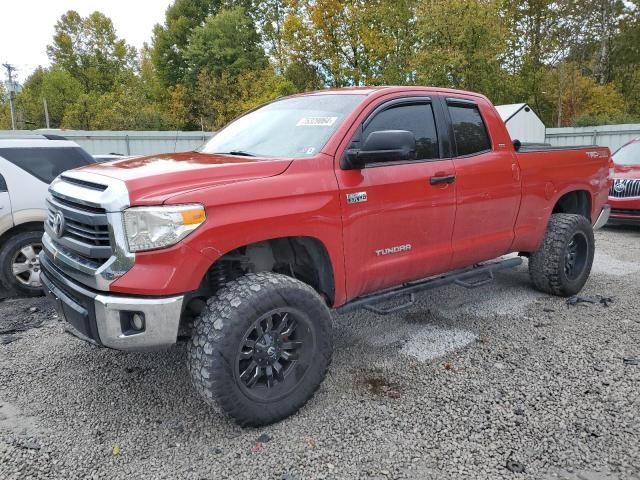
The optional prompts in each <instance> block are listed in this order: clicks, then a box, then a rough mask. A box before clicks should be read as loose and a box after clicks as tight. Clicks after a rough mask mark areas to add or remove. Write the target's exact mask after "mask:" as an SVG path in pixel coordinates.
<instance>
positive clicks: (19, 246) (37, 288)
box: [0, 230, 44, 297]
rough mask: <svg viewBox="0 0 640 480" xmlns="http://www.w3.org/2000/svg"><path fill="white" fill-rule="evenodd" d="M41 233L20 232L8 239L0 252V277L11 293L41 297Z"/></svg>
mask: <svg viewBox="0 0 640 480" xmlns="http://www.w3.org/2000/svg"><path fill="white" fill-rule="evenodd" d="M41 251H42V231H37V230H36V231H31V232H21V233H18V234H16V235H14V236H12V237H11V238H9V239H8V240H7V241H6V242H5V244H4V245H3V246H2V250H1V251H0V277H1V279H2V283H3V284H4V285H5V286H6V287H7V288H8V289H10V290H11V291H12V292H14V293H16V294H18V295H21V296H27V297H35V296H39V295H43V293H44V292H43V291H42V284H41V283H40V259H39V257H38V255H39V254H40V252H41Z"/></svg>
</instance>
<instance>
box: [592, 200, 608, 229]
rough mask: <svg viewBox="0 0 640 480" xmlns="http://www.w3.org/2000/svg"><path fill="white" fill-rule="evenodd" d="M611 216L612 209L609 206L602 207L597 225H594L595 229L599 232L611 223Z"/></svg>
mask: <svg viewBox="0 0 640 480" xmlns="http://www.w3.org/2000/svg"><path fill="white" fill-rule="evenodd" d="M610 214H611V207H610V206H609V205H605V206H604V207H602V211H600V215H598V219H597V220H596V223H594V224H593V229H594V230H598V229H599V228H602V227H604V226H605V225H606V223H607V222H608V221H609V215H610Z"/></svg>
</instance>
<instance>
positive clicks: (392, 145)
mask: <svg viewBox="0 0 640 480" xmlns="http://www.w3.org/2000/svg"><path fill="white" fill-rule="evenodd" d="M415 158H416V137H415V136H414V135H413V133H411V132H409V131H407V130H379V131H377V132H371V133H370V134H369V136H368V137H367V138H366V140H365V141H364V144H363V145H362V148H360V149H350V150H347V152H346V154H345V157H344V159H343V168H345V169H346V170H349V169H359V168H364V166H365V164H367V163H378V162H396V161H403V160H405V161H406V160H414V159H415Z"/></svg>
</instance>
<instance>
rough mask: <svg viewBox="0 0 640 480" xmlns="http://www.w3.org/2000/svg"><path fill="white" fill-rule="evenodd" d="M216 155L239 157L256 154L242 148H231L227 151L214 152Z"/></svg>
mask: <svg viewBox="0 0 640 480" xmlns="http://www.w3.org/2000/svg"><path fill="white" fill-rule="evenodd" d="M214 153H215V154H216V155H237V156H239V157H255V156H256V155H255V154H253V153H251V152H245V151H244V150H231V151H229V152H214Z"/></svg>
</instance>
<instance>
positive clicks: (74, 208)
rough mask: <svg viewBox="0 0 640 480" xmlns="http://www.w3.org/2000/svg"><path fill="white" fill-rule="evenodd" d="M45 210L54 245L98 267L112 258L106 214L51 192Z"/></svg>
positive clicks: (97, 208)
mask: <svg viewBox="0 0 640 480" xmlns="http://www.w3.org/2000/svg"><path fill="white" fill-rule="evenodd" d="M47 207H48V210H49V212H48V216H47V227H48V228H47V232H48V233H49V234H50V236H51V238H52V240H53V242H54V243H55V244H56V245H58V246H59V247H62V248H63V249H64V250H66V251H68V252H69V253H71V254H73V255H74V256H78V257H80V258H81V259H84V260H86V261H87V263H91V264H96V265H98V266H99V265H102V264H103V263H104V262H105V261H106V260H107V259H108V258H109V257H110V256H111V255H112V253H113V249H112V245H111V239H110V238H111V236H110V233H109V224H108V220H107V213H106V211H105V210H104V209H103V208H100V207H95V206H91V205H86V204H84V203H80V202H76V201H74V200H72V199H69V198H67V197H64V198H63V197H61V196H60V195H56V194H55V192H52V194H51V196H50V197H49V198H48V199H47ZM60 219H62V221H60ZM60 224H61V225H62V227H61V228H60V227H59V225H60Z"/></svg>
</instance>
